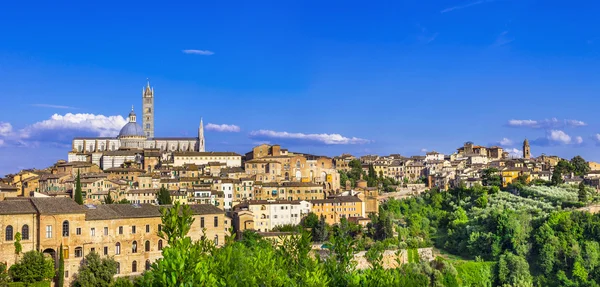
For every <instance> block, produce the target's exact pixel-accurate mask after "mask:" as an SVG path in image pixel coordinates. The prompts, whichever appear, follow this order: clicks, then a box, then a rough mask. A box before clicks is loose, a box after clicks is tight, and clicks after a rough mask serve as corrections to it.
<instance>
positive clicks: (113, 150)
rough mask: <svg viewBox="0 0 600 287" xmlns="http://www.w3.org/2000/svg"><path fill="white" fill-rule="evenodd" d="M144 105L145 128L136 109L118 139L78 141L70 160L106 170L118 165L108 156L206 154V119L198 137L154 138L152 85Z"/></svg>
mask: <svg viewBox="0 0 600 287" xmlns="http://www.w3.org/2000/svg"><path fill="white" fill-rule="evenodd" d="M142 106H143V109H144V110H143V112H142V116H143V117H142V125H140V124H138V118H137V116H136V114H135V112H134V111H133V107H132V109H131V112H130V113H129V117H128V123H127V124H125V126H123V128H121V131H120V132H119V135H118V136H117V137H78V138H74V139H73V142H72V146H71V151H70V152H69V155H68V161H69V162H74V161H86V162H92V163H94V164H97V165H98V166H100V167H101V168H102V169H106V168H111V167H113V166H112V164H105V163H107V162H115V158H106V157H112V156H117V157H118V156H119V155H120V156H125V157H129V158H133V159H136V158H139V157H141V156H143V154H144V150H156V151H159V152H161V153H173V152H204V151H205V142H204V125H203V122H202V119H201V120H200V126H199V127H198V136H197V137H154V89H153V88H151V87H150V83H148V84H147V86H146V88H144V90H143V92H142ZM121 154H122V155H121ZM129 158H123V159H116V161H117V162H122V160H125V161H126V160H127V159H129ZM138 160H139V159H138ZM105 165H106V166H105Z"/></svg>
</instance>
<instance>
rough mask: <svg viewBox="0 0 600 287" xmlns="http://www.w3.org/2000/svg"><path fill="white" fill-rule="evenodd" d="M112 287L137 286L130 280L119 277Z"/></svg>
mask: <svg viewBox="0 0 600 287" xmlns="http://www.w3.org/2000/svg"><path fill="white" fill-rule="evenodd" d="M110 286H111V287H133V286H135V285H134V284H133V282H131V280H130V279H128V278H124V277H119V278H117V279H116V280H115V281H114V282H113V283H112V284H111V285H110Z"/></svg>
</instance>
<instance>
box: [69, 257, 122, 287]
mask: <svg viewBox="0 0 600 287" xmlns="http://www.w3.org/2000/svg"><path fill="white" fill-rule="evenodd" d="M115 274H117V262H116V261H115V260H114V259H113V258H110V257H109V258H100V255H98V254H97V253H96V252H90V253H89V254H88V255H86V256H85V258H84V260H83V263H82V264H81V265H80V266H79V271H78V272H77V275H76V277H75V281H74V282H73V286H75V287H88V286H89V287H92V286H99V287H100V286H105V287H108V286H111V284H112V283H113V281H114V279H113V277H114V276H115Z"/></svg>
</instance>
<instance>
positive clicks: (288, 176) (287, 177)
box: [285, 172, 290, 180]
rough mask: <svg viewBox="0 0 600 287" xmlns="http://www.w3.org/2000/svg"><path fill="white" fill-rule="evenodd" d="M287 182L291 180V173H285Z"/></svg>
mask: <svg viewBox="0 0 600 287" xmlns="http://www.w3.org/2000/svg"><path fill="white" fill-rule="evenodd" d="M285 180H290V173H289V172H286V173H285Z"/></svg>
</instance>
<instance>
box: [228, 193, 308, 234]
mask: <svg viewBox="0 0 600 287" xmlns="http://www.w3.org/2000/svg"><path fill="white" fill-rule="evenodd" d="M311 208H312V204H311V203H310V202H308V201H297V200H291V201H290V200H248V201H244V202H242V203H240V204H238V205H236V206H235V210H248V211H250V212H252V214H253V215H254V228H255V229H256V230H258V231H259V232H267V231H271V230H273V228H275V227H276V226H283V225H290V224H291V225H297V224H300V221H301V220H302V217H304V216H305V215H306V214H308V213H309V212H310V210H311Z"/></svg>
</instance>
